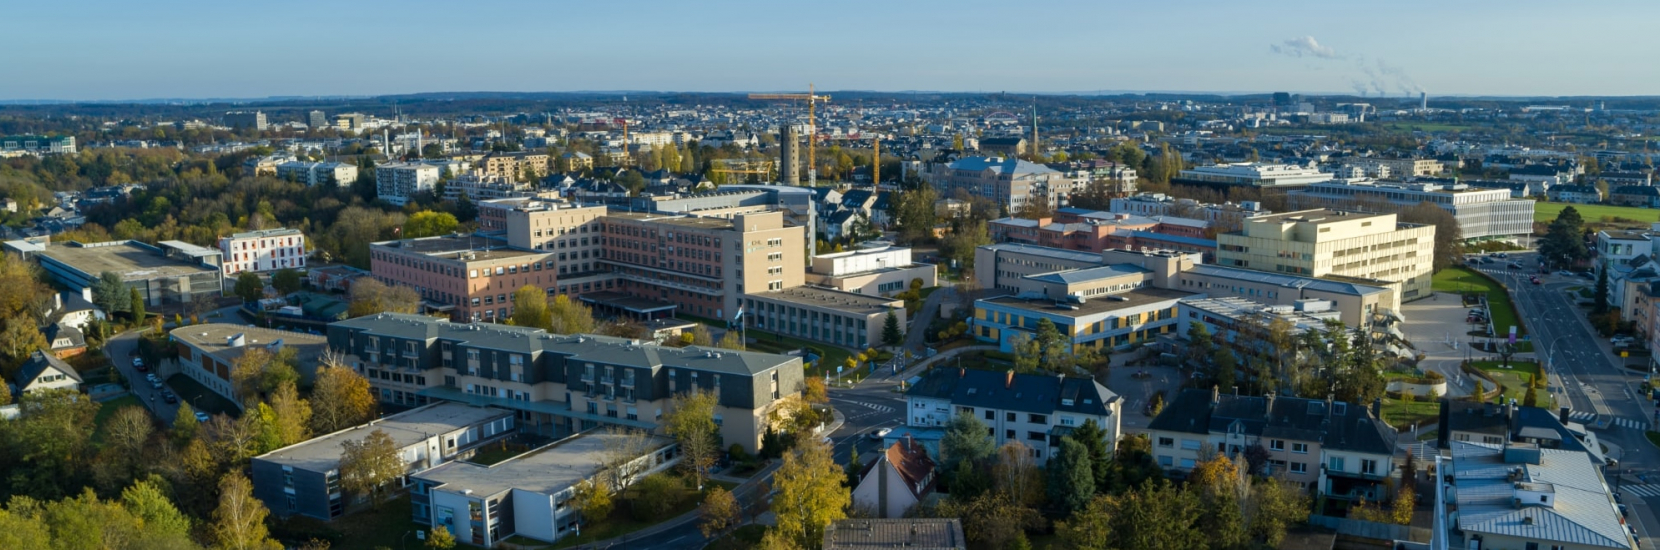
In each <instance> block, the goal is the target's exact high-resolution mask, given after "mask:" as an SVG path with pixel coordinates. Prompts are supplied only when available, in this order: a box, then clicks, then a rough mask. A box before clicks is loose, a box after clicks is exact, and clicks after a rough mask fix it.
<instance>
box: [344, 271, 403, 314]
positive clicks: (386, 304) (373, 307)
mask: <svg viewBox="0 0 1660 550" xmlns="http://www.w3.org/2000/svg"><path fill="white" fill-rule="evenodd" d="M420 306H421V295H420V294H419V293H417V292H415V289H413V288H409V287H406V286H402V285H399V286H386V285H385V284H382V283H381V282H380V281H377V280H375V279H372V278H369V277H363V278H360V279H357V280H356V281H353V282H352V290H351V302H350V304H349V305H347V306H346V314H347V315H349V316H352V317H362V316H364V315H374V314H376V313H415V312H417V311H419V309H420Z"/></svg>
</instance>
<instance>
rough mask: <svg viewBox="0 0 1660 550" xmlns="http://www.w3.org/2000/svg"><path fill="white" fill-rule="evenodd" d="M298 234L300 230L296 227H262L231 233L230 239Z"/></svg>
mask: <svg viewBox="0 0 1660 550" xmlns="http://www.w3.org/2000/svg"><path fill="white" fill-rule="evenodd" d="M299 234H300V230H298V229H288V228H277V229H262V230H259V231H244V232H242V233H232V234H231V238H232V239H264V238H270V237H287V236H289V235H299Z"/></svg>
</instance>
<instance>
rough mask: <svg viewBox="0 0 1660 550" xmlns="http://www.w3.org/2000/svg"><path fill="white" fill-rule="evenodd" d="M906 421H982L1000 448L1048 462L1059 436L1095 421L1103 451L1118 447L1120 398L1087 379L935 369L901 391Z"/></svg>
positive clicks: (930, 424) (919, 424) (927, 424)
mask: <svg viewBox="0 0 1660 550" xmlns="http://www.w3.org/2000/svg"><path fill="white" fill-rule="evenodd" d="M905 400H906V401H907V407H906V410H907V411H909V414H908V418H906V424H908V425H909V426H911V427H913V428H918V427H943V426H945V425H946V424H949V423H950V422H951V419H952V418H954V417H956V416H957V415H959V414H967V415H971V416H973V417H974V418H975V419H976V420H979V421H980V422H981V423H983V424H985V425H986V428H988V429H989V430H990V432H991V434H992V435H993V436H994V438H995V439H996V443H997V445H999V446H1001V445H1003V444H1005V443H1009V442H1018V443H1020V444H1022V445H1025V446H1026V447H1028V448H1030V449H1031V450H1032V458H1033V459H1035V460H1034V461H1035V462H1037V463H1038V464H1040V465H1041V464H1044V463H1046V462H1048V460H1049V458H1050V457H1052V456H1054V455H1055V452H1056V451H1057V449H1059V448H1060V445H1061V437H1064V436H1065V435H1067V434H1069V433H1071V432H1072V430H1075V429H1077V428H1078V427H1080V426H1083V425H1084V423H1085V422H1089V421H1094V422H1095V425H1096V427H1099V428H1100V429H1101V431H1102V432H1104V435H1103V439H1105V443H1106V445H1107V452H1108V453H1111V452H1113V450H1114V449H1116V448H1117V447H1118V437H1119V423H1120V420H1121V417H1122V408H1123V405H1124V400H1123V399H1120V398H1119V396H1118V394H1116V393H1113V392H1112V390H1109V389H1107V387H1106V386H1103V385H1101V383H1100V382H1096V381H1095V380H1094V379H1091V378H1071V377H1066V376H1054V375H1048V374H1017V373H1015V372H1014V371H1012V370H1011V371H1007V372H998V371H991V370H980V369H954V368H943V367H942V368H936V369H932V370H929V371H928V372H926V373H924V374H923V375H922V379H921V380H918V381H917V382H916V383H915V384H913V385H911V388H910V389H908V390H906V391H905Z"/></svg>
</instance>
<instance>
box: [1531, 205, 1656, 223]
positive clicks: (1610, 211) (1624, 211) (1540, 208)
mask: <svg viewBox="0 0 1660 550" xmlns="http://www.w3.org/2000/svg"><path fill="white" fill-rule="evenodd" d="M1569 206H1572V207H1574V210H1578V211H1579V217H1581V218H1585V222H1586V223H1596V222H1599V221H1602V219H1603V218H1604V217H1609V218H1625V219H1628V220H1637V221H1639V222H1660V210H1655V209H1649V208H1637V207H1634V206H1605V205H1601V204H1568V203H1565V202H1536V203H1533V221H1536V222H1544V223H1550V222H1551V221H1552V220H1555V219H1556V215H1557V214H1561V213H1562V209H1563V208H1567V207H1569Z"/></svg>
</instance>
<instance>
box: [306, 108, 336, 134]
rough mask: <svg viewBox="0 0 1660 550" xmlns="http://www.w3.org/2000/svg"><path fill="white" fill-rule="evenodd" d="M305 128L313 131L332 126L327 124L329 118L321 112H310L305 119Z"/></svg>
mask: <svg viewBox="0 0 1660 550" xmlns="http://www.w3.org/2000/svg"><path fill="white" fill-rule="evenodd" d="M306 126H309V127H311V129H313V130H321V129H323V128H327V127H329V126H332V124H329V117H328V116H327V115H324V114H323V112H322V111H312V112H311V114H310V115H308V116H307V118H306Z"/></svg>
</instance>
